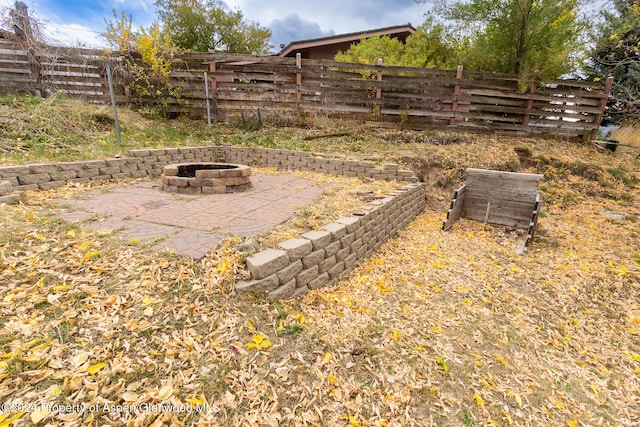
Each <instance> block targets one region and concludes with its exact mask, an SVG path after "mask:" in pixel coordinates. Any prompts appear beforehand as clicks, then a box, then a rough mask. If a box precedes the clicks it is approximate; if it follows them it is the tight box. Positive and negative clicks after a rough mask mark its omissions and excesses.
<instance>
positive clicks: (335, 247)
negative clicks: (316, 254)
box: [324, 241, 341, 258]
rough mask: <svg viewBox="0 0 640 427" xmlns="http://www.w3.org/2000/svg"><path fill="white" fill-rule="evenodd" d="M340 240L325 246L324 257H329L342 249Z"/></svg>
mask: <svg viewBox="0 0 640 427" xmlns="http://www.w3.org/2000/svg"><path fill="white" fill-rule="evenodd" d="M340 247H341V246H340V242H339V241H338V242H331V243H329V244H328V245H327V246H325V247H324V253H325V255H324V257H325V258H329V257H330V256H331V255H335V254H336V252H338V251H339V250H340Z"/></svg>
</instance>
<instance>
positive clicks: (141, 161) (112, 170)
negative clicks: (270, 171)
mask: <svg viewBox="0 0 640 427" xmlns="http://www.w3.org/2000/svg"><path fill="white" fill-rule="evenodd" d="M184 162H229V163H242V164H246V165H250V166H259V167H275V168H279V169H291V170H302V171H311V172H319V173H325V174H329V175H345V176H353V177H369V178H372V179H379V180H398V181H407V182H416V181H417V179H416V178H415V177H414V175H413V173H412V172H411V171H406V170H400V169H398V166H397V165H393V164H387V165H383V166H382V167H376V165H375V163H373V162H364V161H356V160H336V159H327V158H322V157H317V156H314V155H313V154H311V153H305V152H299V151H290V150H276V149H269V148H246V147H236V146H224V145H222V146H209V147H185V148H182V147H181V148H161V149H150V150H131V151H129V152H128V153H127V157H123V158H116V159H104V160H87V161H76V162H60V163H39V164H29V165H19V166H0V180H2V181H9V182H10V183H11V185H12V186H13V189H14V190H17V191H24V190H50V189H52V188H56V187H63V186H65V185H66V184H67V183H74V182H88V181H91V180H108V179H120V178H142V177H144V176H147V175H150V176H156V175H160V174H161V173H162V168H163V167H164V166H166V165H168V164H171V163H184Z"/></svg>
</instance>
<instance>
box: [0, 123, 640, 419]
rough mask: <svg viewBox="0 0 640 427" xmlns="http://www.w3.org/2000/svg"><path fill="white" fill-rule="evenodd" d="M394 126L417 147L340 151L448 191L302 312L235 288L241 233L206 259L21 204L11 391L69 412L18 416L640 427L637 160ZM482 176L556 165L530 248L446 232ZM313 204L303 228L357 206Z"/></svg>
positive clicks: (499, 232) (14, 228) (10, 253)
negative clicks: (463, 189)
mask: <svg viewBox="0 0 640 427" xmlns="http://www.w3.org/2000/svg"><path fill="white" fill-rule="evenodd" d="M269 132H271V131H269ZM289 132H291V133H295V132H297V131H295V132H293V131H289ZM309 132H312V131H309ZM316 132H317V131H316ZM230 134H233V132H229V134H228V135H230ZM262 135H263V137H265V138H267V137H270V138H271V137H272V140H271V141H272V142H273V143H274V144H276V145H277V144H279V140H278V138H277V137H273V133H268V134H262ZM389 135H401V134H400V133H393V134H392V133H385V132H377V133H375V134H366V133H363V132H361V133H360V137H359V138H358V139H357V140H356V139H355V137H341V138H335V140H332V141H328V142H326V143H325V142H318V144H326V145H323V146H322V147H323V149H322V150H318V151H325V152H331V151H333V152H338V151H339V150H337V149H336V150H332V149H330V146H331V144H335V147H342V148H343V150H342V153H344V152H345V151H348V152H349V153H350V154H349V156H350V157H351V156H362V157H376V158H380V159H383V158H384V159H394V158H395V159H397V160H402V161H406V163H407V164H409V165H411V166H413V167H415V168H416V170H417V171H418V172H421V173H423V175H424V176H429V177H430V179H432V181H430V182H433V183H434V185H432V186H430V187H429V190H428V201H429V206H428V208H427V209H426V210H425V212H424V213H423V214H422V215H421V216H420V217H419V218H418V219H417V220H416V221H414V222H413V223H412V224H411V225H410V226H409V227H408V228H407V229H406V230H405V231H403V232H402V233H400V235H399V236H398V237H397V238H395V239H392V240H391V241H389V242H388V243H387V244H385V245H384V246H383V247H382V248H381V249H380V250H379V251H378V252H377V253H376V254H375V255H374V256H373V257H372V258H370V259H368V260H366V261H365V262H363V263H362V264H360V265H359V266H358V267H357V268H356V269H355V270H354V271H353V272H352V273H351V274H350V275H349V276H348V277H345V278H343V279H342V280H341V281H340V282H338V283H335V284H334V285H333V286H331V287H329V288H325V289H322V290H319V291H313V292H311V293H310V294H308V295H307V296H306V297H304V298H301V299H299V300H297V301H285V302H280V303H275V302H269V301H264V300H261V299H257V298H256V297H252V296H251V295H237V294H235V293H234V292H233V285H234V281H235V278H236V277H237V275H241V274H242V273H243V258H242V256H243V255H242V254H240V253H238V252H237V251H236V250H235V249H234V244H235V243H237V242H234V241H230V242H228V245H225V246H223V247H221V248H220V249H218V250H216V251H212V252H211V253H210V254H209V255H208V256H207V257H205V259H204V260H203V261H202V262H193V261H190V260H187V259H183V258H179V257H176V256H173V255H171V254H169V253H163V254H154V253H150V252H148V251H147V250H146V249H145V248H144V247H142V246H140V245H139V244H138V243H135V242H129V243H128V244H123V243H122V242H120V241H118V240H117V239H114V238H113V236H111V235H107V234H96V233H93V232H90V231H88V230H85V229H82V228H80V227H75V228H72V226H70V225H69V224H66V223H63V222H58V221H51V220H50V219H48V217H47V216H45V215H43V213H42V212H43V211H45V210H46V209H45V208H48V202H47V199H48V198H49V197H50V196H51V195H53V194H54V193H29V194H28V197H27V198H26V199H25V203H24V204H22V205H20V206H17V207H11V206H0V219H1V220H2V229H3V234H2V235H0V255H1V264H0V284H1V285H0V286H1V287H2V295H3V296H2V300H1V301H0V313H2V317H1V329H0V342H1V343H2V345H3V349H2V351H3V353H0V399H1V400H2V402H3V403H11V404H15V405H18V404H24V405H34V404H36V403H38V402H40V403H43V404H47V405H42V406H36V407H33V406H29V407H24V408H20V407H18V406H14V407H13V408H12V407H7V409H13V410H10V411H3V415H1V416H0V423H5V424H11V423H13V424H15V425H29V424H31V423H32V422H40V423H42V424H45V423H49V424H50V425H83V424H84V425H128V424H131V425H141V426H146V425H181V424H182V425H194V424H198V425H233V426H236V425H237V426H240V425H346V426H348V425H351V426H357V425H360V426H378V425H382V426H384V425H387V426H400V425H403V426H404V425H417V426H424V425H434V426H446V425H450V426H473V425H475V426H482V425H500V426H503V425H505V426H506V425H517V426H542V425H545V426H546V425H554V426H555V425H557V426H595V425H609V426H637V425H638V421H639V420H640V400H639V399H640V303H639V301H640V285H639V283H640V244H639V243H638V242H639V241H640V236H639V235H638V219H640V209H639V207H638V200H640V187H639V185H638V184H639V183H638V170H639V167H640V164H639V162H638V161H636V160H634V156H635V154H636V153H633V152H632V150H620V152H618V153H616V155H615V156H609V155H605V154H601V153H597V152H595V151H593V150H592V149H591V148H590V147H582V146H577V145H575V144H568V143H564V142H561V141H542V140H526V139H522V140H513V139H507V138H497V137H480V136H472V137H468V139H465V140H464V141H462V142H459V143H451V144H446V145H442V144H437V143H433V142H429V141H424V140H423V141H422V142H420V143H416V142H415V141H411V140H408V141H406V142H405V141H402V142H400V141H392V142H388V140H386V139H385V138H387V137H388V136H389ZM252 137H253V138H256V139H257V138H260V136H259V134H254V135H253V136H252ZM417 137H421V138H422V137H424V135H422V136H419V134H417V133H406V138H409V139H411V138H413V139H415V138H417ZM350 138H351V139H350ZM369 139H370V140H371V142H369ZM289 143H291V142H289ZM353 147H362V151H355V150H352V148H353ZM525 148H528V150H527V149H525ZM516 149H517V150H516ZM399 150H400V151H401V153H398V151H399ZM518 153H520V156H518ZM467 166H476V167H478V166H480V167H502V168H507V169H513V168H517V169H519V170H522V171H531V172H533V171H537V172H543V173H545V180H544V182H543V183H542V185H541V189H542V191H543V195H544V198H545V205H544V208H543V211H544V215H543V218H541V219H540V222H539V232H538V234H537V236H536V238H535V239H534V241H533V243H532V247H531V249H530V252H529V253H528V254H527V255H524V256H517V255H515V247H516V241H515V240H516V237H515V233H514V232H512V231H510V230H506V229H504V228H501V227H496V228H491V227H489V228H488V229H486V230H485V229H484V228H483V226H482V224H479V223H476V222H472V221H468V220H462V221H461V222H459V223H457V224H456V225H455V226H454V228H453V229H452V230H451V231H450V232H447V233H444V232H442V231H441V230H440V227H441V221H442V219H443V217H444V214H445V209H446V206H447V203H448V197H449V193H448V189H449V188H452V187H454V186H456V185H457V184H458V183H459V181H460V180H461V179H462V176H461V170H462V169H463V168H464V167H467ZM429 174H431V175H429ZM319 179H322V178H319ZM326 179H327V180H332V181H335V183H336V184H340V183H341V182H343V183H344V187H350V186H354V185H356V184H357V185H359V183H354V182H353V181H352V180H344V181H340V179H339V178H331V177H327V178H326ZM382 190H383V189H381V190H380V191H382ZM56 191H65V190H56ZM56 195H57V194H56ZM340 197H341V196H338V197H337V199H338V200H339V199H340ZM335 203H336V204H337V205H340V202H335ZM346 205H347V204H346V203H345V206H346ZM350 207H351V206H349V208H350ZM307 209H308V211H307V212H305V213H302V212H300V216H299V217H298V218H297V219H294V220H292V222H291V223H290V224H289V226H291V227H292V229H293V227H297V226H301V227H307V226H310V225H311V226H315V224H321V223H323V221H324V220H325V219H327V218H329V217H330V215H332V214H335V213H336V212H335V209H333V208H327V206H326V203H319V204H315V205H312V206H310V207H308V208H307ZM612 212H615V213H618V214H621V215H622V216H624V218H625V219H612V218H611V217H610V213H612ZM309 219H313V221H317V222H313V224H307V223H305V221H308V220H309ZM296 221H300V224H297V223H296ZM287 232H288V231H287V229H280V230H276V231H275V232H274V233H275V234H274V235H273V236H272V239H271V240H273V241H275V240H277V239H279V238H280V237H286V233H287ZM262 238H263V239H264V240H263V241H262V243H263V244H264V245H267V244H268V241H271V240H270V238H268V236H263V237H262ZM54 403H59V404H69V405H71V404H77V405H84V406H83V407H84V409H85V410H84V412H81V411H78V410H77V409H78V408H79V407H76V408H73V409H74V410H71V411H67V412H66V413H62V412H61V411H60V407H54V406H52V405H53V404H54ZM205 403H206V404H208V406H207V407H208V411H204V410H198V411H195V409H196V405H200V404H205ZM149 404H155V405H158V404H166V405H174V406H173V409H174V410H173V411H171V410H169V407H168V406H167V407H165V408H164V409H165V410H159V411H155V412H154V411H150V412H149V411H145V409H161V408H160V407H157V406H155V407H153V406H145V405H149ZM91 405H97V406H91ZM118 405H120V406H118ZM189 405H193V406H189ZM185 408H193V409H194V411H192V412H180V411H179V409H185ZM20 409H23V410H22V411H21V410H20ZM135 409H137V411H135ZM198 409H204V406H202V407H198Z"/></svg>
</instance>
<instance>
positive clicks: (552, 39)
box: [436, 0, 584, 90]
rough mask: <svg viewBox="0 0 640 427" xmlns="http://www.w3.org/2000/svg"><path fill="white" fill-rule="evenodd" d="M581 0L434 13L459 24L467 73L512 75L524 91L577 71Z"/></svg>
mask: <svg viewBox="0 0 640 427" xmlns="http://www.w3.org/2000/svg"><path fill="white" fill-rule="evenodd" d="M578 9H579V8H578V3H577V0H468V1H464V0H459V1H455V2H453V3H451V2H445V1H440V2H439V3H438V5H437V7H436V10H437V11H438V13H439V14H440V15H442V16H443V17H444V18H445V19H448V20H453V21H454V22H456V23H457V24H458V25H457V28H458V30H459V32H460V34H461V35H462V36H461V37H460V39H459V41H458V49H459V52H460V57H461V61H462V63H463V65H465V68H467V69H471V70H476V71H494V72H504V73H513V74H517V75H518V76H520V87H521V89H522V90H526V89H527V88H528V87H529V86H530V85H531V83H532V82H533V81H534V80H543V81H550V80H553V79H556V78H558V77H560V76H561V75H562V74H565V73H568V72H570V71H573V70H575V69H576V67H577V61H576V60H577V53H578V52H579V50H580V47H581V46H582V43H583V38H582V30H583V29H584V23H583V22H582V20H581V19H580V17H579V14H578Z"/></svg>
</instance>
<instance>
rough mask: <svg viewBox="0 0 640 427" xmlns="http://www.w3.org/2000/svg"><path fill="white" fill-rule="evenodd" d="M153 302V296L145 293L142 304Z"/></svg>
mask: <svg viewBox="0 0 640 427" xmlns="http://www.w3.org/2000/svg"><path fill="white" fill-rule="evenodd" d="M150 304H153V298H151V297H150V296H149V295H145V296H143V297H142V305H150Z"/></svg>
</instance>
